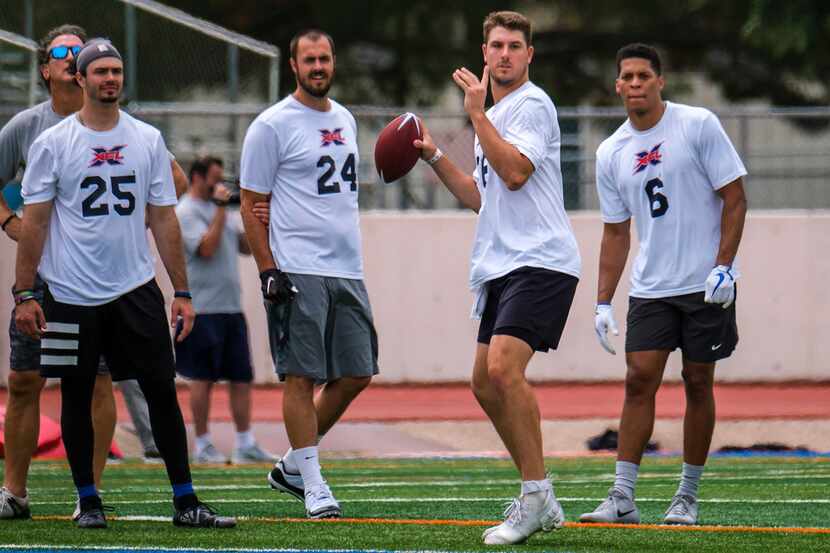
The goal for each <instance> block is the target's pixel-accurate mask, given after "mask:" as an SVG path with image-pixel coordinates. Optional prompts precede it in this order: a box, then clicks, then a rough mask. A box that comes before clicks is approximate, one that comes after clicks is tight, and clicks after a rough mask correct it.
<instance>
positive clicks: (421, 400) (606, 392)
mask: <svg viewBox="0 0 830 553" xmlns="http://www.w3.org/2000/svg"><path fill="white" fill-rule="evenodd" d="M534 389H535V391H536V396H537V398H538V399H539V407H540V409H541V412H542V418H544V419H586V418H611V419H616V418H618V417H619V415H620V409H621V407H622V402H623V397H624V390H623V385H622V384H621V383H607V384H540V385H536V386H535V387H534ZM715 396H716V398H717V402H718V419H719V420H751V419H830V400H829V399H828V398H830V383H821V384H809V383H808V384H789V385H786V384H782V385H770V384H763V385H743V384H721V385H718V386H716V387H715ZM116 399H117V401H118V419H119V420H120V421H122V422H126V421H129V415H128V413H127V410H126V407H125V406H124V403H123V401H122V399H121V394H120V393H118V392H116ZM5 401H6V391H5V390H0V404H5ZM188 401H189V393H188V390H187V387H186V386H180V387H179V404H180V405H181V406H182V413H183V414H184V417H185V421H187V422H190V408H189V403H188ZM252 403H253V418H254V420H255V421H281V420H282V387H280V386H268V387H265V386H263V387H256V388H254V391H253V401H252ZM684 408H685V399H684V394H683V386H682V385H680V384H665V385H663V386H662V387H661V388H660V391H659V392H658V394H657V417H658V418H669V419H672V418H681V417H682V416H683V410H684ZM41 412H42V414H44V415H46V416H49V417H51V418H53V419H54V420H57V419H58V418H59V416H60V392H59V390H57V389H56V388H49V389H47V390H44V391H43V395H42V396H41ZM211 419H212V420H215V421H230V420H231V418H230V406H229V404H228V391H227V388H226V387H225V386H224V385H218V386H216V388H215V390H214V392H213V398H212V401H211ZM343 420H346V421H352V422H356V421H359V422H384V421H385V422H393V421H414V420H431V421H439V420H456V421H458V420H486V418H485V415H484V412H483V411H482V410H481V408H480V407H479V406H478V403H476V400H475V398H474V397H473V394H472V392H471V391H470V389H469V387H468V386H466V385H461V384H449V385H444V386H437V385H431V386H371V387H369V388H368V389H367V390H366V391H365V392H364V393H363V394H361V396H360V397H359V398H358V399H357V400H355V402H354V404H353V405H352V406H351V407H350V408H349V410H348V411H347V412H346V415H345V416H344V417H343Z"/></svg>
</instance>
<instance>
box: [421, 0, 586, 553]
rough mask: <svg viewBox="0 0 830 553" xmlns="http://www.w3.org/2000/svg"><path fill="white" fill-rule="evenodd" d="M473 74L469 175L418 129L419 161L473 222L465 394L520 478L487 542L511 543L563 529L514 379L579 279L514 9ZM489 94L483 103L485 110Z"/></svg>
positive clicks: (547, 104)
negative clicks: (474, 326)
mask: <svg viewBox="0 0 830 553" xmlns="http://www.w3.org/2000/svg"><path fill="white" fill-rule="evenodd" d="M482 52H483V55H484V63H485V67H484V74H483V76H482V78H481V80H479V79H478V78H477V77H476V76H475V75H474V74H473V73H472V72H470V71H469V70H467V69H459V70H457V71H456V72H455V73H454V74H453V79H454V80H455V82H456V84H458V86H459V87H460V88H461V89H462V90H463V91H464V109H465V111H466V112H467V113H468V115H469V116H470V120H471V122H472V124H473V128H474V130H475V134H476V139H475V157H476V167H475V171H474V173H473V175H472V176H471V175H467V174H465V173H463V172H462V171H461V170H460V169H459V168H458V167H457V166H456V165H455V164H453V163H452V162H451V161H450V160H449V159H447V158H446V157H445V156H444V155H443V153H442V152H441V150H440V149H439V148H438V147H437V146H436V145H435V144H434V143H433V141H432V137H431V136H430V134H429V131H428V130H427V129H426V128H424V131H423V132H424V139H423V141H420V140H416V141H415V143H414V144H415V146H416V147H418V148H420V149H421V156H422V158H423V159H424V160H425V161H426V162H427V163H428V164H430V165H431V166H432V168H433V169H434V170H435V173H436V174H437V175H438V177H439V178H440V179H441V180H442V182H443V183H444V184H445V185H446V186H447V188H448V189H449V190H450V191H451V192H452V193H453V194H454V195H455V196H456V197H457V198H458V199H459V201H460V202H461V203H463V204H464V205H465V206H467V207H469V208H470V209H472V210H473V211H476V212H477V213H478V225H477V227H476V237H475V245H474V246H473V254H472V263H471V265H472V267H471V270H470V286H471V288H472V289H473V291H474V292H475V294H476V302H475V307H474V312H475V316H476V317H477V318H481V325H480V327H479V332H478V347H477V350H476V356H475V364H474V366H473V377H472V379H473V381H472V385H473V391H474V393H475V396H476V398H477V399H478V402H479V404H481V406H482V408H483V409H484V411H485V412H486V413H487V416H488V417H489V418H490V420H491V421H492V422H493V425H494V426H495V427H496V430H497V431H498V433H499V436H501V439H502V441H503V442H504V445H505V446H506V447H507V450H508V451H509V452H510V455H511V457H512V458H513V462H514V463H515V464H516V467H517V468H518V469H519V472H520V473H521V477H522V487H521V494H520V496H519V498H518V499H516V500H514V502H513V504H512V505H511V506H510V507H509V509H508V511H507V512H506V513H505V514H506V519H505V521H504V522H503V523H502V524H500V525H498V526H494V527H492V528H489V529H487V530H486V531H485V532H484V542H485V543H486V544H512V543H521V542H523V541H524V540H526V539H527V538H528V536H530V535H531V534H533V533H535V532H538V531H539V530H542V531H550V530H553V529H556V528H560V527H561V526H562V525H563V524H564V521H565V516H564V513H563V512H562V507H561V506H560V505H559V503H558V502H557V501H556V497H555V495H554V491H553V485H552V483H551V481H550V479H549V478H548V477H547V476H546V474H545V464H544V458H543V455H542V451H543V449H542V435H541V429H540V419H539V407H538V404H537V402H536V398H535V396H534V394H533V390H532V388H531V386H530V384H529V383H528V382H527V380H526V379H525V370H526V368H527V364H528V362H529V361H530V359H531V357H532V356H533V354H534V352H535V351H548V350H549V349H556V348H557V346H558V345H559V339H560V337H561V335H562V331H563V329H564V327H565V322H566V320H567V317H568V312H569V311H570V307H571V302H572V301H573V297H574V293H575V291H576V285H577V282H578V280H579V271H580V257H579V250H578V248H577V244H576V239H575V237H574V235H573V231H572V229H571V225H570V222H569V220H568V217H567V215H566V213H565V206H564V201H563V191H562V172H561V167H560V157H559V148H560V143H561V135H560V133H559V125H558V123H557V119H556V109H555V108H554V105H553V102H551V100H550V98H549V97H548V95H547V94H545V92H544V91H542V90H541V89H540V88H539V87H537V86H536V85H534V84H533V83H532V82H530V80H529V76H528V67H529V65H530V62H531V60H532V58H533V46H531V25H530V21H528V20H527V18H525V17H524V16H523V15H521V14H518V13H515V12H494V13H491V14H490V15H488V16H487V18H486V19H485V20H484V44H483V45H482ZM488 85H489V87H490V90H491V92H492V94H493V101H494V105H493V107H491V108H490V109H489V110H487V111H486V112H485V110H484V103H485V99H486V97H487V90H488Z"/></svg>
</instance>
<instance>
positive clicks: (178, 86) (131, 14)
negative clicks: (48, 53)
mask: <svg viewBox="0 0 830 553" xmlns="http://www.w3.org/2000/svg"><path fill="white" fill-rule="evenodd" d="M65 23H72V24H76V25H80V26H81V27H83V28H84V29H85V30H86V31H87V34H88V36H89V37H90V38H92V37H97V36H103V37H107V38H109V39H110V40H112V42H113V44H115V45H116V47H118V49H119V50H120V51H121V53H122V55H123V56H124V63H125V90H124V98H125V101H127V102H137V101H138V102H146V101H152V102H162V101H174V100H175V101H187V102H227V103H235V102H257V103H260V102H263V103H264V102H269V101H274V100H276V98H277V94H278V84H279V83H278V80H279V75H278V71H279V59H280V51H279V49H278V48H276V47H275V46H273V45H270V44H267V43H264V42H261V41H258V40H254V39H252V38H250V37H247V36H245V35H241V34H239V33H235V32H233V31H230V30H228V29H224V28H222V27H220V26H218V25H214V24H213V23H210V22H208V21H205V20H202V19H198V18H195V17H193V16H191V15H189V14H187V13H185V12H183V11H181V10H178V9H175V8H171V7H169V6H166V5H164V4H162V3H160V2H156V1H155V0H72V1H71V2H68V1H58V2H45V1H43V0H0V29H2V30H4V31H7V32H8V33H14V34H16V35H19V36H21V37H27V38H28V39H32V40H35V41H37V40H39V39H40V37H41V36H43V35H44V34H46V32H47V31H49V30H50V29H52V28H54V27H57V26H59V25H62V24H65ZM28 59H29V58H28V52H27V48H26V47H25V45H21V44H19V43H14V42H10V41H8V40H2V37H0V98H2V99H3V100H4V104H8V103H15V102H16V101H19V102H27V101H28V100H29V95H30V92H32V90H31V88H30V87H29V86H28V83H27V81H25V80H24V79H26V78H27V77H28V75H29V67H28V65H27V62H28ZM35 96H36V99H44V98H45V97H46V95H45V91H44V90H43V89H42V87H38V88H37V89H36V95H35ZM207 131H208V132H216V131H215V129H213V128H211V129H207ZM221 132H229V130H228V129H227V128H223V129H221Z"/></svg>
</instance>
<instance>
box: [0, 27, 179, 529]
mask: <svg viewBox="0 0 830 553" xmlns="http://www.w3.org/2000/svg"><path fill="white" fill-rule="evenodd" d="M85 40H86V32H85V31H84V29H82V28H81V27H78V26H76V25H60V26H58V27H55V28H53V29H50V30H49V31H47V33H46V34H45V36H44V37H43V38H42V39H41V41H40V44H39V48H38V52H37V54H38V60H39V64H40V65H39V67H38V69H39V73H40V76H41V79H42V82H43V84H44V86H45V87H46V90H47V91H48V92H49V99H48V100H46V101H45V102H42V103H40V104H37V105H35V106H32V107H31V108H28V109H25V110H23V111H21V112H20V113H18V114H16V115H15V116H14V117H13V118H12V119H11V120H10V121H9V122H8V123H7V124H6V125H5V126H4V127H3V128H2V130H0V188H2V187H3V186H5V185H6V184H8V183H9V182H10V181H11V180H12V179H13V178H15V176H16V175H18V174H19V173H20V172H22V171H25V168H26V164H27V159H28V153H29V147H30V146H31V145H32V142H34V140H35V139H36V138H37V137H38V136H40V134H41V133H42V132H43V131H44V130H46V129H48V128H49V127H52V126H53V125H56V124H58V123H59V122H60V121H62V120H63V119H64V118H65V117H67V116H69V115H71V114H73V113H75V112H76V111H78V110H79V109H80V108H81V105H82V104H83V92H82V91H81V89H80V88H79V87H78V84H77V82H76V81H75V75H74V72H73V71H72V64H73V63H74V61H75V55H76V54H77V53H78V52H80V50H81V47H82V46H83V43H84V41H85ZM171 158H172V154H171ZM171 166H172V169H173V178H174V182H175V183H176V189H177V194H182V193H184V191H185V189H186V188H187V178H186V177H185V176H184V174H183V172H182V169H181V167H179V165H178V163H176V161H175V160H173V161H171ZM21 202H22V200H21ZM21 225H22V224H21V221H20V219H19V217H18V214H17V213H16V212H15V211H13V210H11V209H9V206H8V205H6V202H5V201H4V199H3V195H0V227H2V230H3V231H4V232H5V233H6V235H7V236H8V237H9V238H11V239H12V240H15V241H16V240H18V238H19V234H20V227H21ZM44 289H45V284H44V283H43V281H42V280H41V279H40V278H36V279H35V285H34V287H33V291H34V294H35V296H36V297H37V298H38V301H42V297H43V291H44ZM9 343H10V345H11V348H10V349H11V356H10V359H9V361H10V362H9V366H10V368H11V373H10V374H9V381H8V386H9V399H8V403H7V404H6V418H5V421H4V433H5V439H6V442H5V453H6V458H5V471H4V474H3V487H2V488H0V519H12V518H28V517H29V516H30V515H31V512H30V509H29V498H28V494H27V490H26V480H27V478H28V471H29V463H30V462H31V458H32V455H33V453H34V451H35V449H36V447H37V440H38V428H39V417H40V414H39V413H40V411H39V409H40V405H39V404H40V390H41V389H42V388H43V385H44V383H45V382H46V381H45V379H44V378H42V377H41V376H40V343H39V342H37V341H36V340H32V339H31V338H29V337H28V336H26V335H25V334H24V333H22V332H20V331H19V330H18V329H17V326H16V325H15V322H14V315H12V317H11V321H10V323H9ZM98 372H99V374H98V378H97V379H96V381H95V392H94V394H93V403H92V413H93V421H94V427H95V457H94V461H93V465H94V472H95V479H96V482H98V483H100V480H101V475H102V473H103V470H104V465H105V464H106V461H107V453H108V452H109V449H110V444H111V442H112V437H113V433H114V431H115V415H116V412H115V398H114V397H113V393H112V380H111V379H110V375H109V370H108V369H107V366H106V364H105V363H103V362H102V363H101V364H100V366H99V371H98ZM120 388H121V391H122V395H123V397H124V400H125V402H126V403H127V406H128V409H129V412H130V415H131V417H132V419H133V423H134V425H135V427H136V430H137V431H138V433H139V436H140V437H141V438H142V440H141V441H142V445H143V446H144V449H145V455H146V456H148V457H153V456H158V451H157V449H156V446H155V444H154V443H153V439H152V435H150V432H149V424H150V423H149V420H148V419H147V416H146V411H147V404H146V402H145V401H144V396H143V395H142V394H141V390H139V389H138V387H137V386H136V385H135V382H134V381H131V380H125V381H122V382H121V383H120Z"/></svg>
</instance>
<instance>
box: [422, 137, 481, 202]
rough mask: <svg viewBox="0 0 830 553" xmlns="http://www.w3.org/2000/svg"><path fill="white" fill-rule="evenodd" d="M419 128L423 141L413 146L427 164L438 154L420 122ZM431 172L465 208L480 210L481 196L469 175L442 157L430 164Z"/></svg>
mask: <svg viewBox="0 0 830 553" xmlns="http://www.w3.org/2000/svg"><path fill="white" fill-rule="evenodd" d="M421 128H422V129H423V139H422V140H415V141H414V142H413V145H414V146H415V147H416V148H418V149H419V150H421V159H423V160H424V161H427V162H429V161H430V160H432V159H433V158H434V157H435V155H436V153H438V146H436V145H435V142H434V141H433V140H432V135H431V134H429V129H427V126H426V125H425V124H424V122H423V121H421ZM430 165H431V167H432V170H433V171H435V174H436V175H438V178H439V179H441V182H443V183H444V186H446V187H447V190H449V191H450V192H451V193H452V195H453V196H455V197H456V198H457V199H458V201H459V202H461V204H462V205H464V206H465V207H468V208H470V209H472V210H473V211H475V212H476V213H478V211H479V209H481V194H479V192H478V188H477V187H476V181H475V179H474V178H473V177H471V176H470V175H468V174H466V173H464V172H463V171H462V170H461V169H459V168H458V166H457V165H456V164H455V163H453V162H452V161H450V159H449V158H448V157H447V156H445V155H443V153H442V154H441V155H440V156H439V158H438V159H437V160H435V161H432V162H430Z"/></svg>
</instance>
